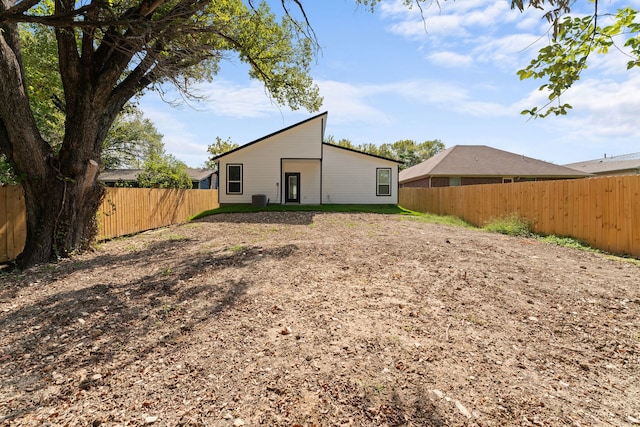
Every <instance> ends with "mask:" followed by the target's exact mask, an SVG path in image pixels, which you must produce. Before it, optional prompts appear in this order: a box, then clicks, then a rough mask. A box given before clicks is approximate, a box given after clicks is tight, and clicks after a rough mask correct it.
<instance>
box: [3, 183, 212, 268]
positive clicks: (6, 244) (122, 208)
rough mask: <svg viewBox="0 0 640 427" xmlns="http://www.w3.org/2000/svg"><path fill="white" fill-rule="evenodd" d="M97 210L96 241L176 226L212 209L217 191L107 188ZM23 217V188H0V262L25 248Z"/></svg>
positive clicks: (25, 229) (10, 258)
mask: <svg viewBox="0 0 640 427" xmlns="http://www.w3.org/2000/svg"><path fill="white" fill-rule="evenodd" d="M106 190H107V191H106V194H105V197H104V200H103V201H102V205H101V206H100V209H98V218H97V219H98V240H104V239H110V238H114V237H118V236H124V235H127V234H132V233H138V232H140V231H145V230H151V229H153V228H158V227H164V226H167V225H171V224H179V223H181V222H184V221H185V220H187V219H188V218H189V217H191V216H193V215H196V214H198V213H200V212H203V211H206V210H209V209H215V208H217V207H218V206H219V205H218V191H217V190H177V189H157V188H107V189H106ZM26 231H27V228H26V217H25V206H24V195H23V192H22V187H20V186H9V187H0V262H4V261H9V260H12V259H15V257H16V256H18V254H20V252H21V251H22V248H23V247H24V242H25V238H26Z"/></svg>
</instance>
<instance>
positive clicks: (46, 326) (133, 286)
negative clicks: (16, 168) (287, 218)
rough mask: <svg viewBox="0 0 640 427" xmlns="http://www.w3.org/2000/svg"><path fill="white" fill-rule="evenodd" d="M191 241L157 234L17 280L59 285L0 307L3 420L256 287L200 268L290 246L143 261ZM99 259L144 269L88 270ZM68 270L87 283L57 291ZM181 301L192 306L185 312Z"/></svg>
mask: <svg viewBox="0 0 640 427" xmlns="http://www.w3.org/2000/svg"><path fill="white" fill-rule="evenodd" d="M189 244H192V242H190V241H189V240H186V239H184V240H181V241H161V242H156V243H154V244H151V245H149V246H148V247H146V248H145V249H144V250H140V251H136V252H131V253H123V254H119V255H106V256H100V257H95V258H92V259H90V260H86V261H82V262H80V263H78V264H75V263H73V262H69V263H67V264H66V265H64V266H60V268H59V269H58V271H56V272H55V273H56V274H51V272H48V273H45V274H44V276H43V277H41V278H40V279H35V280H34V281H32V282H30V280H32V279H29V280H27V283H26V284H25V283H23V284H22V285H21V286H29V285H30V286H53V285H55V286H57V287H59V288H60V289H62V290H61V291H60V292H55V293H45V294H46V296H45V297H43V298H42V299H40V300H39V301H37V302H35V303H33V304H32V305H27V306H24V307H22V308H19V309H16V310H11V309H9V310H7V311H5V312H4V313H0V330H2V331H3V337H1V338H0V383H1V384H2V388H1V389H0V403H2V404H4V405H6V407H5V410H6V411H7V415H5V416H4V417H0V422H5V421H10V420H11V419H14V418H16V417H18V416H21V415H23V414H25V413H28V412H31V411H34V410H35V409H37V407H38V406H42V405H46V404H50V403H54V401H57V400H60V399H65V398H68V397H69V396H71V395H73V394H74V393H77V392H78V390H79V389H87V388H88V387H92V386H93V385H94V383H97V382H99V378H98V377H92V376H91V375H90V373H91V372H96V371H100V368H102V370H103V371H104V367H105V366H109V369H110V370H112V371H117V370H121V369H123V368H124V367H126V366H127V365H129V364H131V363H134V362H137V361H140V360H141V359H145V358H148V357H149V356H150V355H151V354H152V353H153V352H154V350H156V349H157V348H159V347H163V346H166V345H168V343H171V342H174V341H175V339H176V337H178V336H182V335H185V334H187V335H188V334H189V333H190V331H193V330H195V329H196V328H198V327H199V326H200V325H201V324H202V323H204V322H209V321H212V319H213V321H215V319H216V316H218V315H220V314H221V313H223V312H225V311H226V310H230V309H232V308H234V307H235V306H236V305H237V304H239V303H242V299H243V298H244V296H245V295H246V293H247V291H248V289H250V288H251V286H252V285H253V284H254V283H253V282H251V281H247V280H244V279H238V280H227V281H224V282H216V281H210V280H204V277H203V273H207V274H210V275H212V274H213V273H215V271H218V270H221V269H225V268H230V267H233V268H244V267H247V266H249V265H252V264H254V263H256V262H260V261H262V260H265V259H269V258H277V259H281V258H286V257H289V256H291V255H293V254H294V252H295V251H296V250H297V247H296V246H294V245H283V246H280V247H276V248H266V249H265V248H261V247H257V246H256V247H248V248H243V250H242V251H237V252H233V253H225V252H213V253H211V252H210V253H207V254H196V255H194V256H190V257H187V258H185V257H184V256H183V257H181V258H175V259H176V260H177V259H180V260H182V261H181V262H180V263H179V264H172V265H173V266H172V270H171V271H168V270H167V269H162V268H148V267H152V266H153V265H154V264H159V263H160V262H161V261H162V260H166V259H171V257H172V254H174V253H176V254H177V253H180V251H181V250H184V246H185V245H189ZM185 259H186V261H185ZM159 265H161V264H159ZM105 266H107V267H108V266H113V271H114V272H115V271H116V270H117V269H118V267H120V266H127V267H129V268H132V267H133V268H135V267H136V266H139V267H140V268H147V270H148V271H151V272H150V273H147V274H145V275H142V276H137V277H135V278H131V279H127V278H115V277H114V276H112V275H109V274H108V273H106V274H105V273H101V274H100V273H98V274H100V277H91V276H92V274H93V276H95V274H94V273H95V271H98V272H100V271H101V270H104V269H105ZM156 267H157V266H156ZM106 271H108V269H107V270H106ZM72 274H86V275H87V276H88V279H87V281H88V282H89V283H87V286H85V287H82V288H80V289H72V290H64V280H65V278H66V277H68V276H70V275H72ZM25 277H26V276H25ZM54 282H55V283H54ZM14 288H15V286H14ZM5 301H6V300H5ZM185 305H189V306H193V307H194V309H193V310H190V311H189V312H188V314H187V312H186V310H184V309H183V308H182V307H183V306H185ZM7 402H10V403H7Z"/></svg>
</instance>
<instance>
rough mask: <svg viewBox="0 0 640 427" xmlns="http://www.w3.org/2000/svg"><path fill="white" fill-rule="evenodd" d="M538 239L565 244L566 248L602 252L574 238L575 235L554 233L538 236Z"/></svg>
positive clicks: (555, 243) (554, 243)
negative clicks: (561, 235) (565, 235)
mask: <svg viewBox="0 0 640 427" xmlns="http://www.w3.org/2000/svg"><path fill="white" fill-rule="evenodd" d="M538 239H539V240H540V241H542V242H545V243H550V244H553V245H558V246H564V247H566V248H574V249H581V250H583V251H589V252H600V251H599V250H597V249H594V248H592V247H591V246H589V245H587V244H586V243H584V242H582V241H580V240H577V239H574V238H573V237H560V236H555V235H553V234H552V235H550V236H538Z"/></svg>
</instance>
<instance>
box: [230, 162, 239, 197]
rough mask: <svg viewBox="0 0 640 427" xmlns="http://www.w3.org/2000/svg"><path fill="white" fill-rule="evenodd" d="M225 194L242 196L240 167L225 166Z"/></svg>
mask: <svg viewBox="0 0 640 427" xmlns="http://www.w3.org/2000/svg"><path fill="white" fill-rule="evenodd" d="M227 194H242V165H227Z"/></svg>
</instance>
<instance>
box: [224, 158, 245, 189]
mask: <svg viewBox="0 0 640 427" xmlns="http://www.w3.org/2000/svg"><path fill="white" fill-rule="evenodd" d="M231 167H238V168H240V179H239V180H235V179H234V180H231V179H229V175H230V174H229V169H230V168H231ZM243 177H244V167H243V165H242V163H228V164H227V185H226V187H227V194H242V189H243V182H242V181H243ZM230 184H240V191H230V190H229V185H230Z"/></svg>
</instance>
